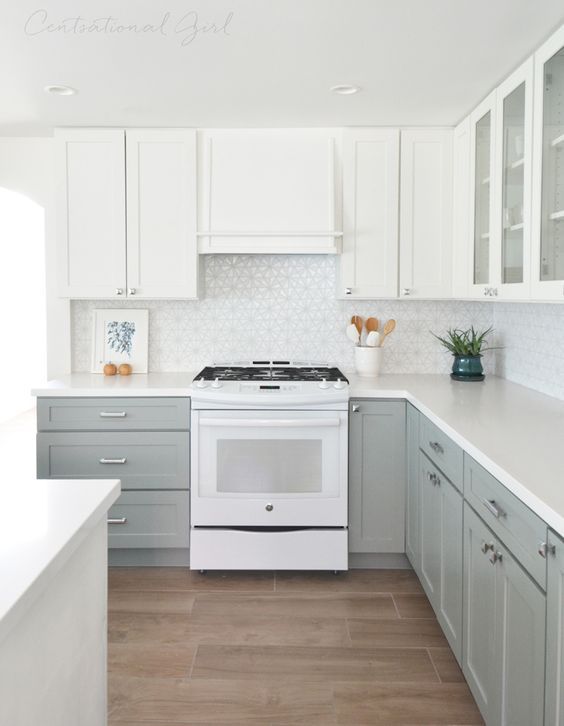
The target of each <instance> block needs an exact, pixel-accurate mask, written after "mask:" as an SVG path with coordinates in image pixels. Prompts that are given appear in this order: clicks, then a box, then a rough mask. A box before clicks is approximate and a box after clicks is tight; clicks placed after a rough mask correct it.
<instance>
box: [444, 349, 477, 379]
mask: <svg viewBox="0 0 564 726" xmlns="http://www.w3.org/2000/svg"><path fill="white" fill-rule="evenodd" d="M450 377H451V378H452V379H453V380H455V381H483V380H484V378H485V376H484V369H483V368H482V356H481V355H455V356H454V362H453V364H452V373H451V374H450Z"/></svg>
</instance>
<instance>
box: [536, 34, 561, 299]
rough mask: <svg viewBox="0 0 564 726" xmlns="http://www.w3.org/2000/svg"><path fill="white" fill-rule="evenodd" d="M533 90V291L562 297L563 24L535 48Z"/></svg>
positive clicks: (556, 297) (542, 297) (539, 294)
mask: <svg viewBox="0 0 564 726" xmlns="http://www.w3.org/2000/svg"><path fill="white" fill-rule="evenodd" d="M534 89H535V90H534V94H535V97H534V132H533V137H534V138H533V160H534V168H533V194H532V199H533V203H532V277H531V294H532V296H533V297H534V298H541V299H554V300H564V164H563V163H562V160H563V154H564V103H563V101H564V28H560V30H559V31H558V32H557V33H555V34H554V35H553V36H552V37H551V38H550V39H549V40H548V41H547V42H546V43H545V44H544V45H543V46H542V47H541V48H540V49H539V50H538V51H537V53H535V86H534Z"/></svg>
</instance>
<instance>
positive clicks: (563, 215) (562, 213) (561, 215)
mask: <svg viewBox="0 0 564 726" xmlns="http://www.w3.org/2000/svg"><path fill="white" fill-rule="evenodd" d="M548 218H549V219H551V220H552V221H553V222H557V221H558V220H559V219H564V209H560V210H559V211H558V212H552V214H549V215H548Z"/></svg>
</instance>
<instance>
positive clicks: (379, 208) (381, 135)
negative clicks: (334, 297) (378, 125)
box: [338, 129, 399, 298]
mask: <svg viewBox="0 0 564 726" xmlns="http://www.w3.org/2000/svg"><path fill="white" fill-rule="evenodd" d="M398 208H399V130H398V129H347V130H346V131H345V132H344V137H343V253H342V255H341V259H340V289H339V290H338V295H339V296H340V297H341V296H343V295H344V296H347V297H348V296H350V297H354V298H377V297H396V296H397V292H398Z"/></svg>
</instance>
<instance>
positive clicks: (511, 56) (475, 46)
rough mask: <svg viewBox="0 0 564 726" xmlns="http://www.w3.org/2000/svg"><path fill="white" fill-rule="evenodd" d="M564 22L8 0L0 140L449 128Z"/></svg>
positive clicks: (467, 14) (405, 0) (324, 2)
mask: <svg viewBox="0 0 564 726" xmlns="http://www.w3.org/2000/svg"><path fill="white" fill-rule="evenodd" d="M77 16H80V18H81V20H79V21H78V22H75V19H76V18H77ZM108 16H110V18H111V19H110V20H108ZM561 22H564V6H563V5H562V0H386V1H384V0H189V1H187V0H165V1H164V2H163V0H161V2H158V1H155V0H111V2H108V1H107V0H90V1H89V2H85V1H84V0H42V2H41V3H38V0H9V1H8V2H5V3H3V7H2V9H1V10H0V87H1V88H2V91H3V99H2V103H1V104H0V134H3V135H7V134H13V133H17V134H31V133H50V129H51V128H52V127H53V126H56V125H95V126H104V125H105V126H175V125H176V126H210V127H213V126H323V125H326V126H331V125H418V124H422V125H426V124H445V125H451V124H454V123H456V122H457V121H459V120H460V119H461V118H462V117H463V116H464V115H465V114H466V113H467V112H468V111H469V110H470V109H471V108H472V107H473V106H474V105H476V103H477V102H478V101H480V100H481V99H482V98H483V97H484V96H485V95H486V94H487V92H488V91H489V90H491V89H492V88H493V87H494V86H495V85H497V83H499V81H500V80H502V79H503V77H504V76H506V75H507V74H508V73H509V72H510V71H511V70H512V69H513V68H515V67H516V66H517V65H518V64H519V63H520V62H521V61H522V60H524V59H525V58H526V57H527V56H528V55H530V53H531V52H532V51H533V50H534V49H535V48H536V47H537V46H538V45H539V44H540V43H541V42H542V41H543V40H544V39H545V38H546V37H547V36H548V35H549V34H550V33H551V32H552V31H553V30H554V29H555V28H556V27H558V25H559V24H560V23H561ZM212 24H215V27H213V26H212ZM119 26H121V29H120V27H119ZM85 28H87V29H86V30H85ZM195 29H196V30H195ZM48 84H66V85H69V86H72V87H74V88H76V89H77V90H78V94H77V95H75V96H70V97H56V96H50V95H48V94H47V93H45V91H44V90H43V88H44V86H46V85H48ZM336 84H355V85H358V86H360V87H361V88H362V90H361V92H360V93H358V94H356V95H354V96H337V95H335V94H333V93H331V92H330V91H329V88H330V87H331V86H334V85H336Z"/></svg>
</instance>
